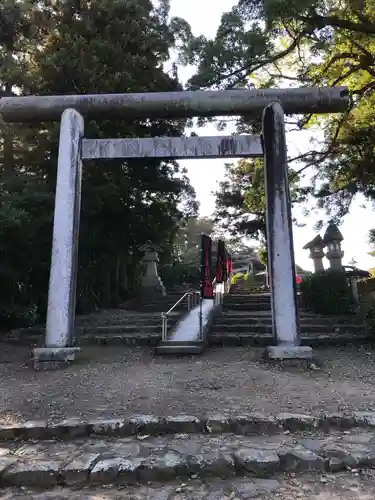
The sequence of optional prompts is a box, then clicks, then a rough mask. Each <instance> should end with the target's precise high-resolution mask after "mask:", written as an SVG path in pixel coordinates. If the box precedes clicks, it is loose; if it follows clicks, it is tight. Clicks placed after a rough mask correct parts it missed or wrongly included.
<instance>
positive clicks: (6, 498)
mask: <svg viewBox="0 0 375 500" xmlns="http://www.w3.org/2000/svg"><path fill="white" fill-rule="evenodd" d="M337 476H339V473H338V474H337ZM331 483H332V479H331ZM287 485H288V483H287V482H285V483H284V482H282V481H280V480H279V479H257V478H247V477H244V476H234V477H231V478H224V479H220V478H216V477H211V478H210V480H209V482H207V480H206V478H203V479H200V478H199V477H197V474H192V475H191V476H190V477H189V478H187V479H186V478H185V479H178V478H176V479H174V480H173V479H172V480H171V481H170V482H169V481H168V482H167V483H164V484H161V483H160V482H155V483H153V484H152V483H151V484H149V485H143V484H138V485H126V486H125V487H124V485H117V486H116V485H113V486H110V485H106V486H105V489H103V486H101V485H92V486H86V485H84V486H82V487H79V485H76V486H74V485H72V486H71V487H69V486H67V485H65V486H57V487H52V488H49V489H48V490H45V491H43V490H41V489H40V488H38V487H30V486H27V487H26V486H21V487H8V488H3V489H2V490H1V492H2V496H1V498H2V499H3V500H120V499H121V500H260V496H259V495H262V498H263V499H264V496H263V495H266V494H271V495H272V496H273V495H274V494H275V493H276V492H278V491H284V490H285V489H286V486H287ZM298 498H301V497H298ZM264 500H266V499H264ZM288 500H290V499H288Z"/></svg>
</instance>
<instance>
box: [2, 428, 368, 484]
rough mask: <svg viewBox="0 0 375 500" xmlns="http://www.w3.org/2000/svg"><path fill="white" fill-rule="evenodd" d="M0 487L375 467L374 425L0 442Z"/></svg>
mask: <svg viewBox="0 0 375 500" xmlns="http://www.w3.org/2000/svg"><path fill="white" fill-rule="evenodd" d="M1 451H2V457H1V486H3V487H4V486H8V487H11V486H17V487H35V488H41V489H45V490H46V489H51V488H54V487H57V486H59V485H60V486H70V487H72V486H74V487H85V486H88V485H91V486H104V485H121V486H132V485H138V484H145V485H149V483H150V482H151V483H161V482H162V483H168V482H173V481H175V480H176V479H177V478H180V479H181V480H184V479H189V478H191V477H197V476H199V477H200V478H202V479H203V478H207V479H208V480H209V481H208V482H210V481H211V480H212V478H215V477H216V478H218V477H219V478H226V477H227V478H233V477H234V476H239V477H247V478H256V479H259V478H272V477H274V476H276V477H278V476H279V475H280V473H293V474H298V473H303V472H306V471H308V472H310V473H311V472H316V473H324V472H330V473H333V472H339V471H341V470H347V469H348V468H352V469H359V468H361V467H368V468H371V467H375V433H374V431H373V430H370V429H366V430H364V429H357V428H351V429H350V430H347V429H346V430H345V431H343V430H330V432H329V433H326V432H324V431H319V430H318V429H315V430H305V431H297V432H291V433H285V432H281V433H279V434H274V435H272V436H268V435H259V434H258V435H256V434H254V435H245V436H244V435H243V434H240V435H238V434H232V433H229V434H219V435H210V434H207V433H205V434H198V433H197V434H189V433H179V434H169V435H164V436H156V437H154V436H150V435H149V434H143V433H141V434H138V435H137V436H130V437H118V438H116V439H114V438H113V437H106V436H101V437H100V438H92V437H91V438H86V439H84V438H83V439H82V438H81V439H75V438H72V439H71V440H68V441H61V440H57V441H52V440H48V441H44V440H34V441H31V442H30V441H21V440H20V441H18V442H17V441H11V442H9V441H6V442H2V443H1Z"/></svg>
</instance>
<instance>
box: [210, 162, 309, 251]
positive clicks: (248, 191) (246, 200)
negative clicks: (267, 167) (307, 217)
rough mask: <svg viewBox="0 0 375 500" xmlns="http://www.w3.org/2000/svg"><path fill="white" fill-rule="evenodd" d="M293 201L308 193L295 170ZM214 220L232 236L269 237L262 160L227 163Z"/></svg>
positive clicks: (291, 180)
mask: <svg viewBox="0 0 375 500" xmlns="http://www.w3.org/2000/svg"><path fill="white" fill-rule="evenodd" d="M290 192H291V199H292V202H299V201H302V199H303V197H304V195H305V194H306V193H305V192H304V190H302V189H301V188H298V187H297V183H296V177H295V174H294V173H293V172H292V173H291V174H290ZM214 220H215V223H216V224H217V225H218V226H219V227H221V228H222V229H223V230H225V231H227V232H229V234H231V235H232V237H238V235H242V236H243V235H247V236H250V237H253V238H256V239H258V240H260V241H261V242H262V243H264V242H265V239H266V195H265V189H264V168H263V161H262V160H260V159H256V160H248V159H246V160H240V161H239V162H238V163H236V164H228V165H226V173H225V178H224V180H223V181H222V182H221V183H220V184H219V190H218V191H217V192H216V210H215V219H214Z"/></svg>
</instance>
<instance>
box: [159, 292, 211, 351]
mask: <svg viewBox="0 0 375 500" xmlns="http://www.w3.org/2000/svg"><path fill="white" fill-rule="evenodd" d="M201 308H202V309H201ZM214 309H215V304H214V300H213V299H203V300H202V303H201V305H198V306H196V307H194V309H192V310H191V311H189V312H188V313H187V315H186V316H185V317H184V318H183V319H182V320H181V321H180V322H179V323H178V324H177V325H176V327H175V329H174V330H173V332H172V333H171V335H170V337H169V338H168V340H166V341H164V342H161V344H160V345H159V346H158V347H157V348H156V350H155V351H156V353H157V354H200V353H202V352H203V350H204V348H205V346H206V336H207V335H206V333H207V328H208V327H209V323H210V320H211V318H212V316H213V313H214ZM201 310H202V331H203V338H201V337H200V311H201Z"/></svg>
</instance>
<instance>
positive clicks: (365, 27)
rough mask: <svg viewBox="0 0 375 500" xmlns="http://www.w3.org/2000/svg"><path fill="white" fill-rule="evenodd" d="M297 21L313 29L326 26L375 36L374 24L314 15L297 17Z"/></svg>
mask: <svg viewBox="0 0 375 500" xmlns="http://www.w3.org/2000/svg"><path fill="white" fill-rule="evenodd" d="M298 19H299V20H301V21H303V22H304V23H306V24H308V25H309V26H314V28H316V27H317V28H319V29H321V28H325V27H326V26H332V27H335V28H341V29H345V30H349V31H356V32H357V33H366V34H368V35H373V34H375V24H374V23H368V22H366V23H363V22H362V23H355V22H353V21H349V20H348V19H340V18H339V17H337V16H321V15H320V14H316V13H314V14H313V15H312V16H311V17H306V16H298Z"/></svg>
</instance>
